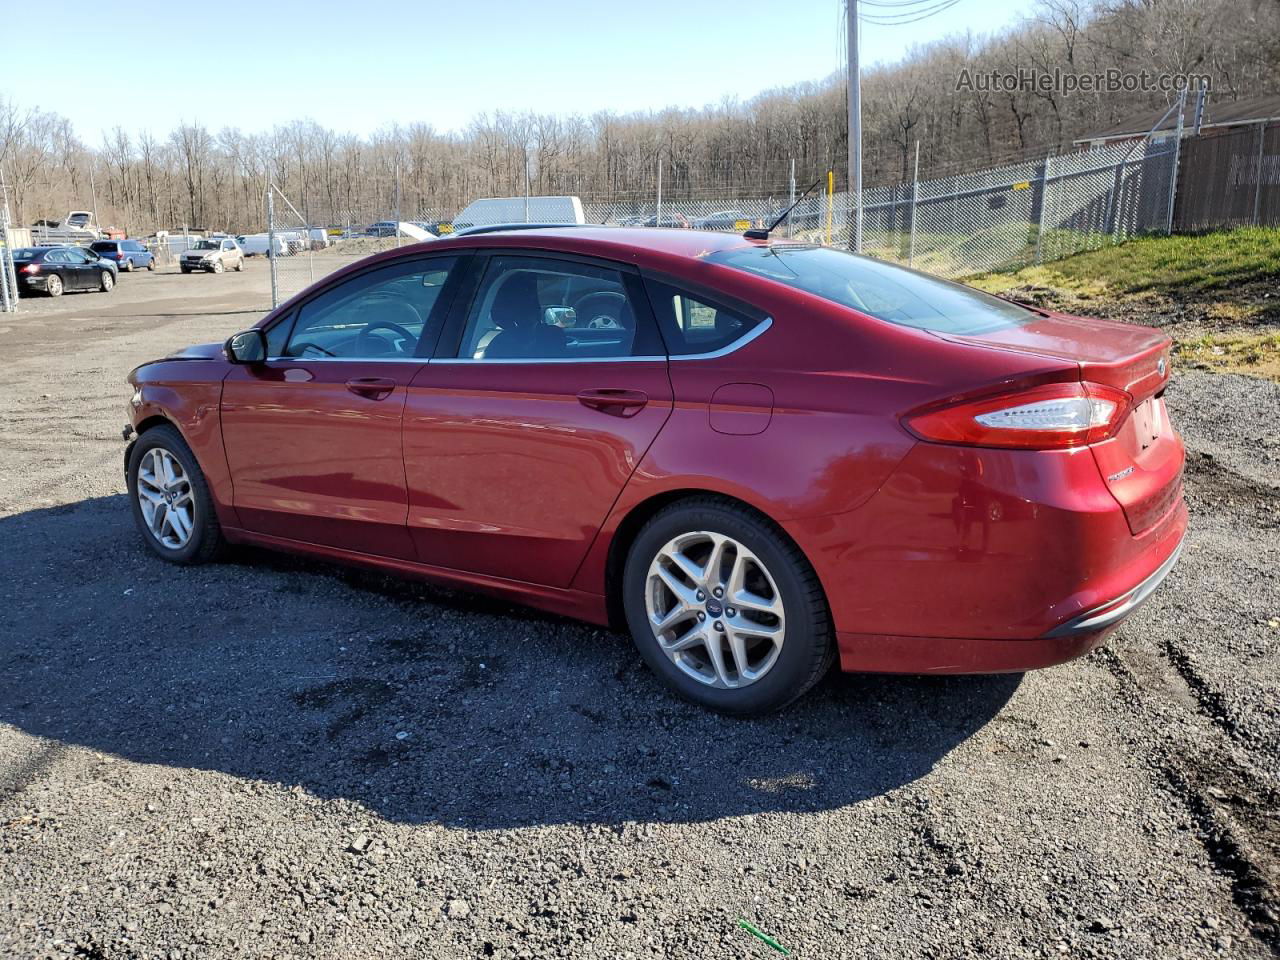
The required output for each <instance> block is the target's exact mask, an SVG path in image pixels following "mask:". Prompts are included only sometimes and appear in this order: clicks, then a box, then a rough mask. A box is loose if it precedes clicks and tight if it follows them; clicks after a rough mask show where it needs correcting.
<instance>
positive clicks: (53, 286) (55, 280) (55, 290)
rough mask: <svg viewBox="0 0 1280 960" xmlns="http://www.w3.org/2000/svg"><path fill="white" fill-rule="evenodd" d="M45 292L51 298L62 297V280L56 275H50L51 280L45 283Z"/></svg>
mask: <svg viewBox="0 0 1280 960" xmlns="http://www.w3.org/2000/svg"><path fill="white" fill-rule="evenodd" d="M44 292H45V293H47V294H48V295H49V296H51V297H60V296H62V278H61V277H60V276H58V275H57V274H56V273H51V274H49V279H48V280H46V281H45V282H44Z"/></svg>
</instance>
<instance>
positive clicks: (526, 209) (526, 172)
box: [524, 146, 530, 223]
mask: <svg viewBox="0 0 1280 960" xmlns="http://www.w3.org/2000/svg"><path fill="white" fill-rule="evenodd" d="M524 222H525V223H529V222H530V221H529V148H528V147H527V146H526V147H525V148H524Z"/></svg>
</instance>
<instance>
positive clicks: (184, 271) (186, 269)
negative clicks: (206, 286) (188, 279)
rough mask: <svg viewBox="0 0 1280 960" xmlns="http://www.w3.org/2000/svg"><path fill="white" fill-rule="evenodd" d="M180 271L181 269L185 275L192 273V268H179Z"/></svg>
mask: <svg viewBox="0 0 1280 960" xmlns="http://www.w3.org/2000/svg"><path fill="white" fill-rule="evenodd" d="M178 269H179V270H181V271H182V272H183V273H190V272H191V268H190V267H179V268H178Z"/></svg>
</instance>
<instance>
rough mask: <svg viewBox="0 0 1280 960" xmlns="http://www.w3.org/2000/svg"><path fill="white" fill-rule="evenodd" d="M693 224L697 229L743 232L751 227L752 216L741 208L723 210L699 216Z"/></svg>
mask: <svg viewBox="0 0 1280 960" xmlns="http://www.w3.org/2000/svg"><path fill="white" fill-rule="evenodd" d="M691 226H692V227H693V228H694V229H695V230H728V231H733V232H735V233H741V232H742V231H743V230H747V229H750V227H751V218H750V217H748V216H747V215H746V214H745V213H743V212H742V211H741V210H721V211H720V212H719V213H709V214H707V215H706V216H705V217H698V218H697V219H696V220H694V221H693V223H692V224H691Z"/></svg>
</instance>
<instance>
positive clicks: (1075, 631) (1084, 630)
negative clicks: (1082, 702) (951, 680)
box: [836, 521, 1185, 673]
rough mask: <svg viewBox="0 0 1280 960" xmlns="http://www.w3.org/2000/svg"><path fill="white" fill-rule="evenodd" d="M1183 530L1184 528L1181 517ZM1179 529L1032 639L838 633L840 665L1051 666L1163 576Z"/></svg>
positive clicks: (915, 669)
mask: <svg viewBox="0 0 1280 960" xmlns="http://www.w3.org/2000/svg"><path fill="white" fill-rule="evenodd" d="M1182 530H1183V531H1185V521H1184V522H1183V526H1182ZM1181 537H1182V534H1181V533H1180V534H1179V539H1178V541H1177V543H1176V545H1175V546H1174V548H1173V552H1172V553H1170V554H1169V556H1168V558H1167V559H1166V560H1165V561H1164V562H1163V563H1161V564H1160V566H1159V567H1157V568H1156V570H1155V572H1153V573H1151V574H1150V575H1148V576H1147V577H1145V578H1143V580H1142V581H1141V582H1139V583H1138V584H1136V585H1135V586H1133V587H1131V588H1130V589H1128V590H1126V591H1124V592H1123V593H1121V594H1120V595H1119V596H1118V597H1115V598H1114V599H1112V600H1110V601H1108V602H1107V603H1103V604H1100V605H1098V606H1097V607H1095V608H1093V609H1091V610H1088V611H1086V612H1084V613H1082V614H1079V615H1078V616H1075V617H1072V618H1071V619H1070V620H1068V621H1066V622H1065V623H1063V624H1060V625H1059V626H1057V627H1054V628H1053V629H1052V630H1050V631H1049V632H1048V633H1046V634H1045V635H1044V636H1042V637H1037V638H1035V639H1031V640H974V639H958V638H945V639H944V638H939V637H898V636H877V635H873V634H864V633H837V634H836V641H837V644H838V646H839V652H840V669H841V670H845V671H848V672H863V673H1021V672H1023V671H1026V670H1038V669H1040V668H1041V667H1052V666H1056V665H1058V664H1060V663H1066V662H1067V661H1068V660H1074V659H1075V658H1076V657H1082V656H1084V655H1085V654H1086V653H1089V652H1090V651H1091V650H1093V649H1095V648H1096V647H1098V646H1100V645H1101V644H1102V643H1103V641H1105V640H1106V639H1107V637H1108V636H1110V634H1111V633H1112V632H1113V631H1114V630H1115V629H1116V628H1117V627H1119V626H1120V624H1121V622H1123V621H1124V620H1125V618H1127V617H1128V616H1129V615H1130V614H1132V613H1133V612H1134V611H1135V610H1137V609H1138V607H1140V606H1141V605H1142V604H1143V603H1144V602H1146V600H1147V599H1148V598H1149V597H1150V596H1151V595H1152V594H1153V593H1155V591H1156V590H1157V588H1159V586H1160V584H1161V583H1163V582H1164V579H1165V577H1167V576H1168V575H1169V572H1170V571H1171V570H1172V569H1173V568H1174V565H1175V564H1177V562H1178V558H1179V557H1180V556H1181V555H1182V539H1181Z"/></svg>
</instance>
